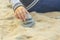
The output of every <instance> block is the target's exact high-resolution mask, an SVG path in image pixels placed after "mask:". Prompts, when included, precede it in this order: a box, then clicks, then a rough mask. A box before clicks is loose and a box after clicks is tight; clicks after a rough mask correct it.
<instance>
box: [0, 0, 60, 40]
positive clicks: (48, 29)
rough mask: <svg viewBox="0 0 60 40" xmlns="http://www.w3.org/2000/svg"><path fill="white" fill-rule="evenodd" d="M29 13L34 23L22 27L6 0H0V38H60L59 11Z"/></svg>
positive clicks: (27, 39)
mask: <svg viewBox="0 0 60 40" xmlns="http://www.w3.org/2000/svg"><path fill="white" fill-rule="evenodd" d="M31 15H32V17H33V19H34V20H35V23H36V24H35V25H34V26H33V27H32V28H29V27H23V26H22V25H21V21H20V20H19V19H17V18H16V17H15V16H14V12H13V10H12V9H11V6H10V3H9V2H8V0H0V40H60V12H49V13H44V14H42V13H36V12H32V13H31Z"/></svg>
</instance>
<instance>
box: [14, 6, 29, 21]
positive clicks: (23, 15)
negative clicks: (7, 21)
mask: <svg viewBox="0 0 60 40" xmlns="http://www.w3.org/2000/svg"><path fill="white" fill-rule="evenodd" d="M27 13H28V11H27V10H26V9H25V8H24V7H23V6H20V7H18V8H17V9H16V10H15V13H14V14H15V16H16V17H17V18H18V19H21V20H22V21H25V19H26V14H27Z"/></svg>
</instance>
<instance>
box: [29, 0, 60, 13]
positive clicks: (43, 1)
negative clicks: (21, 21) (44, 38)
mask: <svg viewBox="0 0 60 40" xmlns="http://www.w3.org/2000/svg"><path fill="white" fill-rule="evenodd" d="M29 11H37V12H50V11H60V0H40V1H39V2H38V3H37V4H36V5H35V6H34V7H32V8H31V9H30V10H29Z"/></svg>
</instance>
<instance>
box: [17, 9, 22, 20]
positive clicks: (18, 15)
mask: <svg viewBox="0 0 60 40" xmlns="http://www.w3.org/2000/svg"><path fill="white" fill-rule="evenodd" d="M16 15H17V17H18V18H19V19H22V18H21V16H20V14H19V11H18V10H16Z"/></svg>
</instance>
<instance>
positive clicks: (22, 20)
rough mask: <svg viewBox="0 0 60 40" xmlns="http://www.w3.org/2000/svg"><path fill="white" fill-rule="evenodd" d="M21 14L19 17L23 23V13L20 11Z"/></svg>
mask: <svg viewBox="0 0 60 40" xmlns="http://www.w3.org/2000/svg"><path fill="white" fill-rule="evenodd" d="M18 11H19V13H18V16H19V17H20V18H21V20H22V21H23V16H22V12H21V11H20V10H18Z"/></svg>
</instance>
